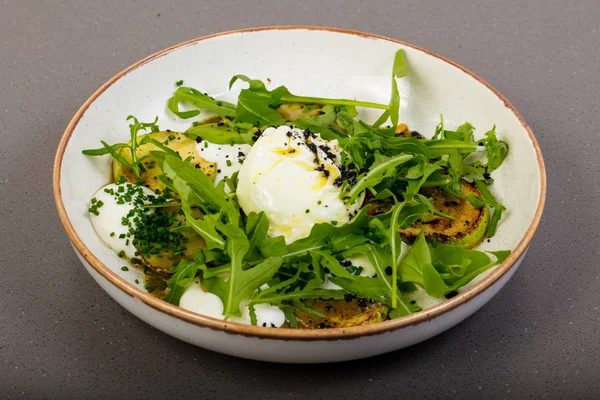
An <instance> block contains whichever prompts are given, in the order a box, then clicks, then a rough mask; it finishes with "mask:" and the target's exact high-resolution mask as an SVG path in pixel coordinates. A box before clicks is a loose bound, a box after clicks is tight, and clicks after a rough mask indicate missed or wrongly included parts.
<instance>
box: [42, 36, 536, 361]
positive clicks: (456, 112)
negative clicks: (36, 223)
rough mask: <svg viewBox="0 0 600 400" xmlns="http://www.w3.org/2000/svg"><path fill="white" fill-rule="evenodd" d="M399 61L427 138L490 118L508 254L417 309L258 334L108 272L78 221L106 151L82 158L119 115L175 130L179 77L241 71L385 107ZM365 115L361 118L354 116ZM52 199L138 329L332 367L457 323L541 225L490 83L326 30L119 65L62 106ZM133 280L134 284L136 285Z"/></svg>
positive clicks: (390, 43)
mask: <svg viewBox="0 0 600 400" xmlns="http://www.w3.org/2000/svg"><path fill="white" fill-rule="evenodd" d="M400 48H403V49H405V51H406V60H407V63H408V65H409V68H410V71H411V72H410V74H409V76H408V77H407V78H404V79H402V80H401V84H400V91H401V93H402V106H401V121H404V122H406V123H407V124H408V126H409V127H411V129H413V130H417V131H419V132H421V133H425V134H431V133H433V131H434V127H435V125H436V124H437V123H438V121H439V115H440V114H441V113H443V115H444V117H445V120H446V126H449V127H455V126H457V125H458V124H460V123H462V122H463V121H466V120H468V121H470V122H471V123H472V124H473V125H474V126H475V127H477V129H478V131H477V132H478V133H479V134H480V135H482V134H483V133H484V132H485V131H486V130H488V129H489V128H491V127H492V125H493V124H496V125H497V131H498V133H499V135H500V137H501V138H502V139H503V140H505V141H507V142H508V143H509V144H510V149H511V151H510V155H509V156H508V158H507V159H506V162H505V163H504V165H503V166H502V167H501V168H500V169H499V170H497V171H496V172H495V173H494V177H495V178H496V182H495V183H494V185H493V191H494V193H495V194H496V195H497V197H498V198H499V200H500V201H501V202H502V203H504V204H505V205H506V207H507V209H508V212H507V213H506V216H505V218H504V219H503V220H502V222H501V224H500V227H499V230H498V234H497V236H496V237H494V238H493V241H492V243H484V245H483V248H486V249H506V248H509V249H512V250H513V252H512V254H511V256H510V257H509V258H508V259H507V260H506V261H505V262H504V263H503V264H502V265H500V266H498V267H497V268H496V269H494V270H493V271H491V272H490V273H488V274H487V276H485V277H481V278H480V279H478V280H477V282H474V283H473V284H471V285H470V286H469V288H467V289H466V290H464V291H463V292H462V293H461V294H459V295H457V296H456V297H454V298H452V299H450V300H447V301H445V302H444V303H442V304H440V305H438V306H435V307H433V308H430V309H427V310H425V311H422V312H419V313H416V314H413V315H410V316H408V317H405V318H400V319H396V320H392V321H386V322H382V323H378V324H374V325H369V326H363V327H354V328H347V329H341V328H340V329H330V330H293V329H269V328H263V327H255V326H247V325H241V324H237V323H230V322H227V321H222V320H217V319H213V318H209V317H205V316H202V315H199V314H195V313H193V312H191V311H187V310H184V309H181V308H179V307H176V306H173V305H171V304H168V303H166V302H164V301H162V300H159V299H157V298H154V297H152V296H151V295H149V294H148V293H146V292H145V290H144V289H143V287H142V286H141V284H143V282H144V281H143V279H141V278H142V276H141V273H140V272H139V271H136V270H134V269H130V271H128V272H123V271H121V270H120V267H121V266H122V261H121V260H120V259H119V258H118V257H117V256H116V254H115V253H114V252H113V251H112V250H110V249H108V248H106V247H105V246H104V244H103V243H102V241H101V240H100V239H99V238H98V236H97V235H96V233H95V232H94V229H93V228H92V225H91V223H90V220H89V218H88V213H87V207H88V202H89V199H90V198H91V197H92V195H93V194H94V193H95V192H96V191H97V190H98V189H99V188H100V187H102V186H103V185H104V184H106V183H108V182H109V180H110V160H109V158H108V157H106V158H92V157H86V156H84V155H82V154H81V150H83V149H86V148H96V147H98V144H99V142H100V139H103V140H105V141H107V142H108V143H113V142H119V141H126V140H127V139H126V138H127V135H128V129H127V123H126V121H125V118H126V117H127V116H128V115H129V114H134V115H136V116H137V117H138V118H140V119H141V120H152V119H153V118H154V117H155V116H156V115H158V117H159V124H160V126H161V128H163V129H164V128H170V129H173V130H177V129H184V128H185V127H186V126H188V125H189V121H185V122H182V121H177V120H175V119H174V118H173V117H172V116H171V115H169V114H167V112H166V107H165V104H166V100H167V99H168V98H169V96H170V94H171V93H172V92H173V90H174V89H175V87H174V82H175V81H177V80H180V79H183V80H184V81H185V84H186V86H192V87H196V88H199V89H201V90H203V91H206V92H208V93H210V94H212V95H214V96H222V95H224V96H225V97H224V98H226V99H228V100H233V101H235V98H236V95H237V94H231V93H230V94H227V84H228V82H229V79H230V78H231V76H233V75H235V74H240V73H241V74H245V75H248V76H251V77H256V78H259V79H262V80H265V81H266V80H267V78H268V79H269V80H270V82H271V85H272V87H276V86H279V85H282V84H284V85H286V86H287V87H288V88H289V89H290V90H291V91H292V92H293V93H298V94H307V95H313V96H323V97H327V96H329V97H338V98H339V97H351V98H360V99H362V100H367V101H375V102H381V103H386V102H387V101H388V98H389V90H390V89H389V81H390V69H391V65H392V61H393V57H394V53H395V52H396V50H398V49H400ZM364 117H365V118H370V117H372V116H371V115H369V114H364ZM53 182H54V195H55V199H56V204H57V208H58V212H59V215H60V218H61V221H62V223H63V224H64V226H65V229H66V231H67V233H68V235H69V238H70V240H71V242H72V244H73V247H74V249H75V252H76V253H77V255H78V256H79V258H80V259H81V262H82V263H83V265H84V266H85V268H86V269H87V270H88V272H89V273H90V274H91V275H92V276H93V277H94V279H95V280H96V281H97V282H98V284H99V285H100V286H101V287H102V288H103V289H104V290H106V292H107V293H108V294H109V295H110V296H111V297H113V298H114V299H115V300H116V301H117V302H119V304H121V305H122V306H123V307H125V308H126V309H127V310H129V311H130V312H131V313H133V314H134V315H136V316H137V317H139V318H141V319H142V320H144V321H146V322H147V323H149V324H150V325H152V326H154V327H156V328H158V329H160V330H162V331H164V332H166V333H168V334H170V335H172V336H175V337H177V338H179V339H181V340H184V341H186V342H189V343H193V344H195V345H198V346H201V347H204V348H207V349H211V350H214V351H218V352H222V353H226V354H231V355H235V356H239V357H246V358H252V359H257V360H267V361H275V362H288V363H308V362H333V361H342V360H351V359H357V358H362V357H368V356H373V355H377V354H381V353H384V352H388V351H392V350H396V349H400V348H403V347H406V346H410V345H412V344H415V343H418V342H421V341H423V340H425V339H428V338H430V337H432V336H434V335H436V334H438V333H440V332H442V331H444V330H446V329H448V328H450V327H452V326H454V325H456V324H458V323H459V322H461V321H462V320H464V319H465V318H467V317H468V316H469V315H471V314H472V313H474V312H475V311H476V310H478V309H479V308H480V307H481V306H483V305H484V304H485V303H486V302H487V301H489V300H490V299H491V298H492V297H493V296H494V295H495V294H496V293H497V292H498V291H499V290H500V288H502V287H503V286H504V285H505V284H506V282H507V281H508V280H509V279H510V277H511V276H512V275H513V274H514V272H515V270H516V269H517V267H518V265H519V264H520V263H521V260H522V258H523V257H524V255H525V252H526V250H527V246H528V245H529V243H530V241H531V239H532V237H533V235H534V232H535V230H536V228H537V226H538V223H539V221H540V217H541V214H542V209H543V206H544V198H545V191H546V177H545V170H544V163H543V160H542V155H541V153H540V149H539V147H538V144H537V142H536V140H535V138H534V136H533V134H532V132H531V130H530V129H529V127H528V126H527V124H526V123H525V121H524V120H523V118H522V117H521V116H520V115H519V114H518V113H517V111H516V110H515V109H514V107H512V106H511V104H510V103H509V102H508V101H507V100H506V98H504V97H503V96H502V95H501V94H500V93H498V92H497V91H496V90H495V89H494V88H492V87H491V86H490V85H489V84H487V83H486V82H484V81H483V80H481V79H480V78H478V77H477V76H475V75H474V74H472V73H471V72H469V71H467V70H465V69H464V68H462V67H460V66H459V65H456V64H454V63H453V62H451V61H448V60H446V59H444V58H442V57H440V56H437V55H435V54H432V53H430V52H428V51H426V50H423V49H420V48H417V47H415V46H412V45H409V44H406V43H402V42H399V41H397V40H393V39H389V38H384V37H379V36H374V35H369V34H364V33H359V32H350V31H342V30H336V29H325V28H312V27H276V28H259V29H251V30H242V31H234V32H227V33H221V34H217V35H212V36H207V37H204V38H200V39H195V40H192V41H189V42H186V43H182V44H179V45H176V46H173V47H171V48H169V49H166V50H163V51H161V52H158V53H156V54H154V55H152V56H150V57H148V58H146V59H144V60H142V61H140V62H138V63H136V64H134V65H132V66H131V67H129V68H127V69H126V70H124V71H122V72H120V73H119V74H117V75H116V76H115V77H113V78H112V79H110V80H109V81H108V82H107V83H106V84H104V85H103V86H102V87H101V88H99V89H98V90H97V91H96V92H95V93H94V94H93V95H92V96H91V97H90V98H89V99H88V100H87V101H86V102H85V104H84V105H83V106H82V107H81V108H80V109H79V111H78V112H77V113H76V114H75V116H74V117H73V119H72V121H71V122H70V124H69V126H68V127H67V129H66V131H65V133H64V136H63V137H62V140H61V142H60V145H59V148H58V152H57V156H56V161H55V165H54V178H53ZM136 278H137V279H139V281H140V282H141V284H138V285H136V283H135V280H136Z"/></svg>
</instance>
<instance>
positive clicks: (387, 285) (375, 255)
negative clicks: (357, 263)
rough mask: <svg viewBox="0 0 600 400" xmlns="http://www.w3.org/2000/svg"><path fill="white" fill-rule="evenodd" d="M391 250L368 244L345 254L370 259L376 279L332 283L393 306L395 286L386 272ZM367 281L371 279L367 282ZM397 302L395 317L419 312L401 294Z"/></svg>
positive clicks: (358, 278)
mask: <svg viewBox="0 0 600 400" xmlns="http://www.w3.org/2000/svg"><path fill="white" fill-rule="evenodd" d="M389 252H390V250H389V248H388V247H379V246H376V245H374V244H371V243H368V244H364V245H361V246H357V247H355V248H354V249H352V250H350V251H348V252H346V253H345V255H346V256H352V255H355V254H363V255H365V256H367V257H368V258H369V261H370V262H371V265H372V266H373V268H374V269H375V273H376V275H377V277H376V278H366V277H357V280H356V281H352V280H348V279H345V278H335V277H334V278H331V281H332V282H333V283H335V284H336V285H338V286H340V287H342V288H344V289H346V290H348V291H350V292H352V293H355V292H354V290H360V292H356V294H358V295H360V296H363V297H366V298H369V299H372V300H375V301H379V302H381V303H383V304H386V305H388V306H390V307H391V306H392V292H393V291H394V290H393V285H392V279H391V278H390V277H388V275H387V273H386V272H385V270H386V267H387V266H388V265H389V258H390V256H389ZM366 279H370V280H369V281H367V280H366ZM355 286H361V287H362V288H363V289H356V288H355ZM396 302H397V303H398V304H399V306H398V307H397V308H396V309H395V310H394V313H393V317H394V318H397V317H402V316H405V315H409V314H411V313H412V312H414V311H417V307H414V306H412V305H411V304H410V303H408V302H407V301H406V300H404V298H403V296H402V294H401V293H396Z"/></svg>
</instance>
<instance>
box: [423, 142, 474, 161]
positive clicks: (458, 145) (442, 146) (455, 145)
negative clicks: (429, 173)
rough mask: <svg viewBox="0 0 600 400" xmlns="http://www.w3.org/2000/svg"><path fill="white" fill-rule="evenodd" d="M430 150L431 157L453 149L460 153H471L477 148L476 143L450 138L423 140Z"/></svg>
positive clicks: (444, 153)
mask: <svg viewBox="0 0 600 400" xmlns="http://www.w3.org/2000/svg"><path fill="white" fill-rule="evenodd" d="M423 143H424V144H425V146H427V148H428V149H429V151H430V157H431V158H437V157H441V156H443V155H446V154H450V152H452V151H454V150H458V151H459V152H461V154H462V153H472V152H474V151H475V150H477V144H475V143H467V142H463V141H462V140H452V139H440V140H433V139H432V140H427V141H424V142H423Z"/></svg>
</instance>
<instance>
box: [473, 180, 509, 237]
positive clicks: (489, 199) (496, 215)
mask: <svg viewBox="0 0 600 400" xmlns="http://www.w3.org/2000/svg"><path fill="white" fill-rule="evenodd" d="M475 186H477V189H479V191H480V192H481V194H482V195H483V199H484V200H485V201H486V203H487V204H488V205H489V206H490V207H493V209H494V211H493V212H492V216H491V218H490V222H489V224H488V230H487V237H488V238H491V237H493V236H494V235H495V234H496V230H497V229H498V224H499V223H500V219H502V213H503V212H504V211H506V207H504V206H503V205H502V204H500V203H498V201H497V200H496V198H495V197H494V195H493V194H492V192H490V190H489V189H488V188H487V186H486V185H485V183H483V182H482V181H477V182H475Z"/></svg>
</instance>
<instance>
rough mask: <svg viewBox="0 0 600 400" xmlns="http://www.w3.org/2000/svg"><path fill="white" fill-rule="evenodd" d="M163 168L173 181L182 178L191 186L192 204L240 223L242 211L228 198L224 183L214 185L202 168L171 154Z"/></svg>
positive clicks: (235, 223) (165, 159)
mask: <svg viewBox="0 0 600 400" xmlns="http://www.w3.org/2000/svg"><path fill="white" fill-rule="evenodd" d="M162 170H163V172H164V173H165V175H166V176H167V177H168V178H169V179H171V180H172V181H174V180H175V179H176V178H180V179H181V180H182V181H183V182H185V184H186V185H187V186H189V188H190V189H191V193H190V194H189V195H188V201H189V202H190V205H191V206H199V207H201V208H202V209H203V211H204V213H205V214H214V213H218V212H222V213H223V214H225V215H226V216H227V219H228V221H229V222H230V223H231V224H232V225H235V226H237V225H238V224H239V221H240V218H241V216H240V212H239V210H238V208H237V207H236V205H235V204H234V202H232V201H229V199H228V198H227V196H226V194H225V192H224V185H217V186H214V185H213V182H212V180H211V179H210V178H209V177H208V176H207V175H206V174H204V172H202V170H200V169H197V168H194V167H193V166H192V165H191V164H190V163H188V162H185V161H182V160H180V159H178V158H176V157H173V156H170V155H166V156H165V157H164V162H163V164H162ZM192 197H194V199H193V198H192Z"/></svg>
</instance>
